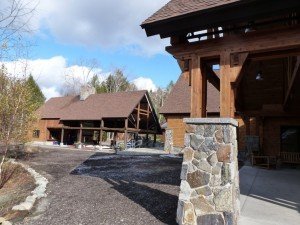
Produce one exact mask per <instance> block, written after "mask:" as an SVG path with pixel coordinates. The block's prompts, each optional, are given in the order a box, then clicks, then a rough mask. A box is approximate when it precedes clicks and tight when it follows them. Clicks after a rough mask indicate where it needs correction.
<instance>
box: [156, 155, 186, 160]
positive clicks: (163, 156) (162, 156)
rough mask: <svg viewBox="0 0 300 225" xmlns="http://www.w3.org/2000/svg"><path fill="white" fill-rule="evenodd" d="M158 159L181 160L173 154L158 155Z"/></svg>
mask: <svg viewBox="0 0 300 225" xmlns="http://www.w3.org/2000/svg"><path fill="white" fill-rule="evenodd" d="M159 157H161V158H174V159H181V158H182V157H181V156H178V155H174V154H169V155H160V156H159Z"/></svg>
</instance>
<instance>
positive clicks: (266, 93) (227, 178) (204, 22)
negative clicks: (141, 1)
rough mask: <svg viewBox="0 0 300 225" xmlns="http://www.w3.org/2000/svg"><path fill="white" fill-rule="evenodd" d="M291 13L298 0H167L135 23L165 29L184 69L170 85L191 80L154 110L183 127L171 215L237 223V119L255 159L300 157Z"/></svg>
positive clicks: (299, 59) (298, 49) (201, 222)
mask: <svg viewBox="0 0 300 225" xmlns="http://www.w3.org/2000/svg"><path fill="white" fill-rule="evenodd" d="M299 13H300V1H299V0H285V1H282V0H264V1H262V0H211V1H207V0H197V1H196V0H184V1H183V0H171V1H169V2H168V3H167V4H166V5H165V6H164V7H162V8H161V9H160V10H158V11H157V12H156V13H154V14H153V15H152V16H150V17H149V18H148V19H147V20H145V21H144V22H143V23H142V25H141V26H142V28H143V29H144V30H145V31H146V34H147V35H148V36H153V35H159V36H160V37H161V38H170V46H168V47H166V51H167V52H169V53H170V54H171V55H172V56H173V57H174V58H175V59H176V60H177V62H178V65H179V67H180V68H181V71H182V74H183V75H182V77H180V79H179V81H178V82H177V84H176V86H177V88H178V86H180V85H181V82H182V79H185V80H186V81H185V82H186V83H187V84H188V86H189V88H186V90H188V89H190V92H189V91H184V90H183V89H182V90H183V91H180V90H179V91H178V92H177V95H178V98H177V100H179V102H178V103H177V104H178V106H176V108H177V110H178V111H177V112H175V113H171V112H172V110H171V109H168V106H165V108H163V109H162V113H164V114H165V115H166V117H167V120H168V127H169V128H172V126H173V125H174V124H176V122H175V123H174V121H176V120H177V121H178V122H177V124H180V123H181V124H182V125H181V126H182V127H181V128H179V129H182V130H184V129H183V128H184V127H185V134H184V135H185V138H184V146H185V148H184V150H183V153H184V157H183V163H182V169H181V174H180V178H181V185H180V193H179V199H178V206H177V217H176V221H177V222H178V224H180V225H196V224H198V225H225V224H226V225H237V224H239V222H238V221H239V215H240V201H239V196H240V188H239V169H238V159H237V155H238V149H239V147H238V145H241V143H242V142H241V138H242V137H241V135H239V133H240V132H241V125H242V123H243V124H244V127H245V128H244V130H245V133H246V134H247V135H250V134H251V124H252V123H251V121H255V135H256V137H257V138H258V139H256V140H258V141H257V145H258V154H257V155H256V156H255V159H262V160H266V164H267V165H268V166H269V165H270V162H271V161H275V165H276V163H277V162H278V160H281V162H285V163H290V164H293V163H300V141H299V140H300V89H299V86H300V75H299V74H300V68H299V67H300V25H299V19H300V18H299V15H300V14H299ZM216 67H219V69H220V72H219V76H218V75H217V74H216V73H215V71H214V68H216ZM208 83H210V84H212V86H214V88H215V89H217V90H218V91H219V94H218V95H219V105H220V106H219V115H211V113H215V112H211V106H210V102H209V101H211V100H210V99H211V98H212V97H213V96H212V94H211V93H210V89H211V87H210V86H209V85H208ZM181 93H182V94H181ZM173 95H176V89H174V93H173ZM189 95H190V96H189ZM168 101H170V102H172V101H174V99H173V100H172V95H171V96H170V98H169V100H168ZM175 103H176V102H175ZM175 105H176V104H174V103H173V106H174V108H175ZM179 105H181V107H182V108H186V107H189V108H190V109H189V110H187V109H185V110H182V111H180V106H179ZM182 108H181V109H182ZM173 112H174V111H173ZM185 116H188V117H190V118H185V119H183V122H184V123H185V126H184V125H183V123H182V117H185ZM208 117H215V118H208ZM236 119H238V120H236ZM175 126H177V125H175ZM179 129H177V131H175V132H174V133H175V138H174V139H175V140H176V139H178V140H179V139H180V140H179V141H178V143H176V142H175V144H178V145H182V140H183V135H182V134H180V132H178V130H179ZM176 133H177V134H176ZM176 135H178V136H176ZM166 139H167V138H166ZM252 159H254V156H253V157H252ZM253 162H254V161H253ZM287 185H288V184H287Z"/></svg>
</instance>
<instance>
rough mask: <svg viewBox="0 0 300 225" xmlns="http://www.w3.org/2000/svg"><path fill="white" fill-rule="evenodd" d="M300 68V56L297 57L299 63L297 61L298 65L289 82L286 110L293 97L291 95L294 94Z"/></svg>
mask: <svg viewBox="0 0 300 225" xmlns="http://www.w3.org/2000/svg"><path fill="white" fill-rule="evenodd" d="M299 67H300V56H297V61H296V64H295V66H294V70H293V73H292V76H291V79H290V80H289V82H288V88H287V91H286V94H285V99H284V103H283V108H284V109H285V108H286V106H287V103H288V101H289V99H290V96H291V93H292V89H293V86H294V83H295V80H296V77H297V75H298V74H299V73H298V71H299Z"/></svg>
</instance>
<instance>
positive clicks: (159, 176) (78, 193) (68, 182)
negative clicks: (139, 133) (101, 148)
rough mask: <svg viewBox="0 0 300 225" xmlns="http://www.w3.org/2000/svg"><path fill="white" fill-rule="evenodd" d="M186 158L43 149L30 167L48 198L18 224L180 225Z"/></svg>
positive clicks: (31, 162) (29, 162)
mask: <svg viewBox="0 0 300 225" xmlns="http://www.w3.org/2000/svg"><path fill="white" fill-rule="evenodd" d="M181 161H182V159H178V158H166V157H160V156H122V155H111V154H108V153H94V152H84V151H66V150H43V152H41V153H38V154H37V155H36V156H35V157H33V158H31V159H30V160H29V161H26V162H25V163H27V164H29V165H30V166H31V167H33V168H34V169H35V170H36V171H38V172H39V173H41V174H43V175H44V176H45V177H47V178H48V180H49V184H48V187H47V193H48V197H47V198H44V199H42V200H40V201H39V202H38V204H37V206H36V207H35V210H34V213H33V214H32V215H31V216H30V217H28V218H25V220H24V221H23V222H20V223H18V224H26V225H27V224H30V225H31V224H32V225H38V224H40V225H53V224H60V225H64V224H66V225H69V224H70V225H79V224H82V225H85V224H95V225H99V224H109V225H114V224H128V225H129V224H130V225H132V224H147V225H149V224H151V225H152V224H176V222H175V215H176V207H177V199H178V197H177V195H178V193H179V184H180V169H181Z"/></svg>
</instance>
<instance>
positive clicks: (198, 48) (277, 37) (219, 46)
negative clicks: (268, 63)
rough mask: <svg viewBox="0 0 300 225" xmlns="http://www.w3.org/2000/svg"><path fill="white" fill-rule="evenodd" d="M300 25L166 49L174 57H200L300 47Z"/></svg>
mask: <svg viewBox="0 0 300 225" xmlns="http://www.w3.org/2000/svg"><path fill="white" fill-rule="evenodd" d="M299 36H300V26H295V27H293V29H291V28H290V27H288V28H285V29H272V30H265V31H256V32H253V33H246V34H240V35H230V36H226V37H223V38H215V39H210V40H204V41H200V42H198V43H197V42H195V43H189V44H180V45H177V46H169V47H167V48H166V50H167V51H168V52H169V53H170V54H172V55H173V56H174V57H175V58H176V59H180V58H185V59H188V58H191V57H192V55H193V54H198V55H199V56H201V57H217V56H219V55H220V52H227V53H238V52H249V53H251V54H254V53H261V52H268V51H269V52H271V51H279V50H288V49H294V48H300V38H299Z"/></svg>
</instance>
